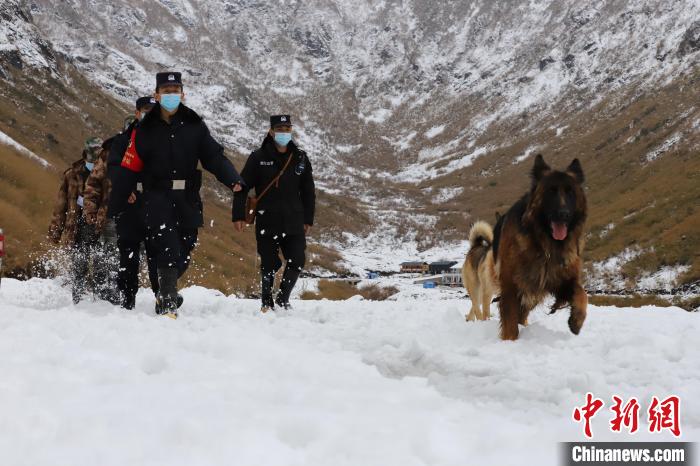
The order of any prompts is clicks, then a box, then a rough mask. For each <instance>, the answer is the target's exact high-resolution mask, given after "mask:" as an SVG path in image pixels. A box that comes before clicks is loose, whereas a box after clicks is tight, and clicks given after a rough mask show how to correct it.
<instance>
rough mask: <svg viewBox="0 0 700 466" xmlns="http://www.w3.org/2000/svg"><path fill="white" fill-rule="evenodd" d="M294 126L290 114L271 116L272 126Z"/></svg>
mask: <svg viewBox="0 0 700 466" xmlns="http://www.w3.org/2000/svg"><path fill="white" fill-rule="evenodd" d="M281 125H284V126H292V117H291V116H289V115H272V116H270V128H274V127H275V126H281Z"/></svg>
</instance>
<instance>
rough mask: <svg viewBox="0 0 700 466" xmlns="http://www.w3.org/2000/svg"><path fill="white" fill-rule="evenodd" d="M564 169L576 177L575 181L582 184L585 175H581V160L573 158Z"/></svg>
mask: <svg viewBox="0 0 700 466" xmlns="http://www.w3.org/2000/svg"><path fill="white" fill-rule="evenodd" d="M566 171H567V172H568V173H569V174H571V175H573V177H574V178H576V181H578V182H579V184H582V183H583V181H584V180H585V179H586V177H585V176H583V167H581V162H579V160H578V159H574V160H573V162H571V164H570V165H569V166H568V167H566Z"/></svg>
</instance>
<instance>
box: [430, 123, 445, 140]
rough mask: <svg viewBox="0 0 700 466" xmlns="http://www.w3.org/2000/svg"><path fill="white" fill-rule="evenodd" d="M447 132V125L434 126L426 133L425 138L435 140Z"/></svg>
mask: <svg viewBox="0 0 700 466" xmlns="http://www.w3.org/2000/svg"><path fill="white" fill-rule="evenodd" d="M444 131H445V125H439V126H433V127H432V128H430V129H429V130H428V131H426V132H425V137H426V138H428V139H433V138H434V137H435V136H438V135H440V134H442V133H443V132H444Z"/></svg>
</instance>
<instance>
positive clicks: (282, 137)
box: [275, 133, 292, 147]
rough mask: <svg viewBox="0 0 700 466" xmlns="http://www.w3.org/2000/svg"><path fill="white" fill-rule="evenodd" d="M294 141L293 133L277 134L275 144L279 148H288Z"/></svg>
mask: <svg viewBox="0 0 700 466" xmlns="http://www.w3.org/2000/svg"><path fill="white" fill-rule="evenodd" d="M291 140H292V133H275V142H276V143H277V145H278V146H282V147H287V144H289V142H290V141H291Z"/></svg>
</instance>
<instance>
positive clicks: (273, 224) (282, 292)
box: [233, 115, 316, 312]
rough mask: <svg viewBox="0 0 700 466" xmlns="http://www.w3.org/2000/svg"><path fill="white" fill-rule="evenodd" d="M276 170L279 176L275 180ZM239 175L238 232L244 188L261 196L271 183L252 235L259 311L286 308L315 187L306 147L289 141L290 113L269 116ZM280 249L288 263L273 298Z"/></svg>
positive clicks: (300, 262) (236, 199) (297, 271)
mask: <svg viewBox="0 0 700 466" xmlns="http://www.w3.org/2000/svg"><path fill="white" fill-rule="evenodd" d="M288 161H289V163H288V164H287V162H288ZM285 165H286V168H285ZM280 173H281V176H280V178H279V180H278V181H277V182H274V180H275V178H276V177H277V176H278V175H279V174H280ZM241 176H242V177H243V180H244V181H245V185H244V188H243V189H242V190H241V191H239V192H236V193H235V194H234V199H233V221H234V225H235V228H236V230H237V231H241V230H243V228H244V225H245V218H246V212H245V210H246V206H245V204H246V197H247V196H248V190H249V189H251V188H255V193H256V195H257V196H259V195H260V194H261V193H262V192H263V191H264V190H265V189H266V188H267V187H268V186H269V189H268V190H267V192H266V193H265V194H264V196H263V197H262V198H261V199H259V202H258V204H257V208H256V212H255V238H256V240H257V244H258V254H259V255H260V260H261V265H260V272H261V276H262V309H261V310H262V312H267V311H269V310H271V309H274V307H275V303H276V304H277V305H278V306H280V307H282V308H284V309H290V305H289V296H290V295H291V293H292V289H293V288H294V285H295V284H296V281H297V279H298V278H299V274H300V273H301V270H302V268H303V267H304V263H305V254H304V251H305V250H306V234H307V233H308V232H309V230H310V229H311V226H312V225H313V223H314V210H315V205H316V190H315V187H314V178H313V172H312V169H311V162H310V161H309V158H308V157H307V155H306V152H304V151H303V150H301V149H300V148H299V147H298V146H297V145H296V144H295V143H294V141H292V121H291V118H290V116H289V115H273V116H271V117H270V130H269V132H268V134H267V135H266V137H265V139H264V140H263V143H262V147H260V148H259V149H258V150H256V151H254V152H253V153H252V154H250V156H249V157H248V160H247V161H246V164H245V167H244V168H243V171H242V172H241ZM280 249H281V250H282V254H283V255H284V258H285V260H286V267H285V269H284V273H283V275H282V281H281V283H280V289H279V292H278V294H277V297H276V298H275V299H274V301H273V296H272V288H273V284H274V279H275V273H276V272H277V271H278V270H279V269H280V268H281V267H282V261H281V260H280V257H279V251H280Z"/></svg>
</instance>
